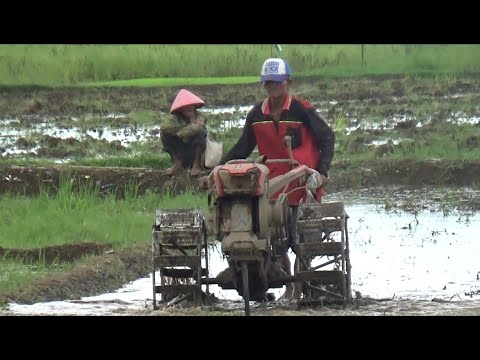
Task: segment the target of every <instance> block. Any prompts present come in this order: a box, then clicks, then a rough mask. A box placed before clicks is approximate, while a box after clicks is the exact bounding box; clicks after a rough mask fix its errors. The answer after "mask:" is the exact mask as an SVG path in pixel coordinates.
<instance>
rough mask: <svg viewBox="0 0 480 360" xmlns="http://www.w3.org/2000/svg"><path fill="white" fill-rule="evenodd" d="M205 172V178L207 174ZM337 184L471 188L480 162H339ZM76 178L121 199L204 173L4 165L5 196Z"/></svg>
mask: <svg viewBox="0 0 480 360" xmlns="http://www.w3.org/2000/svg"><path fill="white" fill-rule="evenodd" d="M207 174H208V171H205V172H203V173H202V174H201V176H204V175H207ZM329 176H330V178H331V179H332V182H331V183H329V185H328V191H329V192H335V191H338V190H343V189H351V188H358V187H372V186H389V185H410V186H416V187H420V186H425V185H439V186H440V185H441V186H443V185H449V186H470V185H474V184H476V183H477V182H478V179H480V160H470V161H466V160H465V161H462V162H458V161H450V160H441V159H435V160H429V161H413V160H397V161H392V160H388V161H385V160H381V159H379V160H378V161H376V162H375V163H365V164H363V166H362V167H360V168H357V169H346V168H342V164H340V163H336V164H334V165H333V166H332V171H331V172H330V175H329ZM67 178H68V179H74V185H75V186H77V187H81V186H90V187H92V188H95V189H97V190H98V192H99V193H100V194H104V195H106V194H116V195H117V196H119V197H121V196H122V195H123V194H124V193H125V190H126V189H127V188H129V187H131V186H132V185H133V184H134V185H136V186H137V189H138V194H140V195H142V194H145V193H146V192H147V191H151V192H156V193H159V194H163V193H165V192H168V193H171V194H177V193H179V192H182V191H185V190H186V189H189V190H195V189H197V187H198V178H199V176H190V175H189V174H188V172H187V171H184V172H183V173H181V174H179V175H177V176H167V175H165V173H164V170H158V169H149V168H111V167H89V166H69V165H58V166H51V167H40V166H0V194H17V195H27V196H32V195H37V194H38V193H39V192H40V191H47V192H49V193H55V191H56V190H57V189H58V188H59V185H60V183H61V181H62V179H67Z"/></svg>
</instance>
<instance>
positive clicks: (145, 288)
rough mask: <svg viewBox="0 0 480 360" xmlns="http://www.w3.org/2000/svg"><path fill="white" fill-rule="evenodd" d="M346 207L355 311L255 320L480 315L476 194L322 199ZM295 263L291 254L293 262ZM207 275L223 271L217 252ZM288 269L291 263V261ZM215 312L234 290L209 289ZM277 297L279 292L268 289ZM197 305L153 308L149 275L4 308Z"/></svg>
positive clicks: (271, 310)
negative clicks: (91, 292) (66, 297)
mask: <svg viewBox="0 0 480 360" xmlns="http://www.w3.org/2000/svg"><path fill="white" fill-rule="evenodd" d="M325 200H326V201H338V200H342V201H344V202H345V204H346V209H347V213H348V215H349V220H348V232H349V239H350V258H351V263H352V290H353V294H354V296H357V298H360V297H361V299H362V300H361V301H360V302H359V304H360V305H359V306H352V307H351V308H347V309H345V310H343V309H341V310H338V309H328V308H316V309H298V308H297V307H296V306H295V304H293V303H289V302H286V301H283V300H277V301H276V302H274V303H252V314H253V315H307V316H309V315H480V260H479V258H480V256H479V254H480V236H479V235H478V234H479V233H480V213H479V212H478V209H479V204H478V202H479V201H480V193H479V191H477V190H471V189H443V190H435V189H390V190H386V189H380V190H378V189H364V190H363V191H358V192H355V193H347V192H345V193H337V194H332V195H327V197H326V198H325ZM292 260H293V256H292ZM209 262H210V267H209V272H210V276H215V275H216V274H218V273H219V272H220V271H221V270H223V269H224V268H225V267H226V263H225V261H224V260H223V259H222V256H221V254H220V251H219V247H212V248H211V249H210V250H209ZM292 263H293V261H292ZM209 290H210V292H211V293H213V294H214V295H216V296H217V297H218V298H219V299H220V302H219V303H218V304H217V305H215V309H216V310H219V311H223V312H227V313H230V314H233V315H242V314H243V312H242V310H243V302H242V299H241V298H240V297H239V296H238V294H237V293H236V292H235V291H234V290H223V289H220V288H218V287H217V286H214V285H211V286H210V288H209ZM271 291H272V292H273V293H274V294H275V295H276V296H277V298H278V297H279V296H280V295H281V294H282V293H283V289H272V290H271ZM207 311H210V313H211V312H212V309H210V310H206V309H202V308H200V307H197V308H195V307H193V308H192V307H186V306H181V305H180V306H177V307H175V308H167V309H163V310H159V311H153V310H152V280H151V276H150V277H147V278H142V279H138V280H137V281H134V282H131V283H129V284H126V285H125V286H124V287H123V288H121V289H118V290H117V291H116V292H114V293H108V294H102V295H99V296H94V297H86V298H83V299H81V300H78V301H60V302H49V303H37V304H33V305H17V304H10V309H9V314H13V315H44V314H48V315H205V314H207Z"/></svg>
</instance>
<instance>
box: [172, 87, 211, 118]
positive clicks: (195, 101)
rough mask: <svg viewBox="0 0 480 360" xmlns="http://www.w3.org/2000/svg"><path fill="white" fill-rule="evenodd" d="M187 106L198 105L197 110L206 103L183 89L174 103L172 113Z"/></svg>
mask: <svg viewBox="0 0 480 360" xmlns="http://www.w3.org/2000/svg"><path fill="white" fill-rule="evenodd" d="M187 105H197V108H199V107H202V106H203V105H205V102H204V101H203V100H202V99H200V98H199V97H198V96H197V95H195V94H192V93H191V92H190V91H188V90H185V89H182V90H180V91H179V92H178V94H177V97H176V98H175V100H174V101H173V104H172V107H171V108H170V113H173V112H175V111H177V110H178V109H180V108H182V107H184V106H187Z"/></svg>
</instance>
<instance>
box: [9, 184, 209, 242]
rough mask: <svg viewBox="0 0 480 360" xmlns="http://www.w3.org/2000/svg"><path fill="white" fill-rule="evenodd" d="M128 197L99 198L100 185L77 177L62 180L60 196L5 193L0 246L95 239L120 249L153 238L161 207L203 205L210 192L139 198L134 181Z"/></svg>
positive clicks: (204, 206)
mask: <svg viewBox="0 0 480 360" xmlns="http://www.w3.org/2000/svg"><path fill="white" fill-rule="evenodd" d="M124 195H125V196H124V197H123V199H116V197H115V196H114V195H110V196H107V197H101V196H98V192H97V191H96V189H94V188H92V187H90V186H86V185H82V184H81V183H79V181H78V180H75V179H73V178H70V179H67V178H65V179H62V181H61V186H60V188H59V190H58V192H57V193H56V194H55V195H53V196H52V195H49V194H48V193H47V192H45V191H42V192H41V194H40V195H39V196H38V197H13V196H8V195H7V196H5V195H4V196H2V201H0V228H1V229H2V231H1V232H0V246H2V247H5V248H39V247H44V246H48V245H58V244H64V243H76V242H82V241H95V242H99V243H114V244H116V245H118V246H119V247H124V246H129V245H132V244H134V243H136V242H138V241H150V237H151V227H152V224H153V220H154V216H155V209H156V208H166V209H170V208H197V207H200V208H203V209H204V210H205V211H206V210H207V200H206V196H202V195H192V194H189V193H185V194H183V195H178V196H175V197H174V196H171V195H170V194H168V193H167V194H164V195H163V196H159V195H157V194H153V193H148V194H146V195H144V196H137V193H136V185H135V184H131V186H130V187H128V188H127V190H126V191H125V194H124Z"/></svg>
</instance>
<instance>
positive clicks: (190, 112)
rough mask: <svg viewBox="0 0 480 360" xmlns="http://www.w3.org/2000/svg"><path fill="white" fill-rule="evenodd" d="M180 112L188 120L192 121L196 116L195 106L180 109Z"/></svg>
mask: <svg viewBox="0 0 480 360" xmlns="http://www.w3.org/2000/svg"><path fill="white" fill-rule="evenodd" d="M180 112H181V113H182V114H183V116H185V117H186V118H187V119H191V118H193V117H194V115H195V105H187V106H184V107H182V108H181V109H180Z"/></svg>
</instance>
